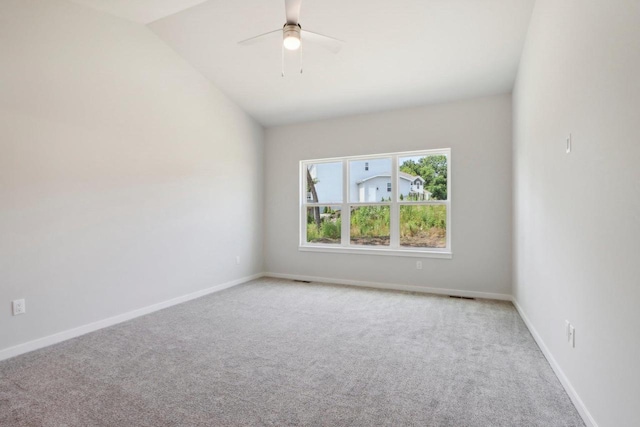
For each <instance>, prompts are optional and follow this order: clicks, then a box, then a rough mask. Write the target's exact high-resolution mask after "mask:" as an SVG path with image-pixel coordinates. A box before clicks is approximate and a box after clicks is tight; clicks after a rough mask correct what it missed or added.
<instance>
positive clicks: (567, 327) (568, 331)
mask: <svg viewBox="0 0 640 427" xmlns="http://www.w3.org/2000/svg"><path fill="white" fill-rule="evenodd" d="M570 328H571V323H569V321H568V320H565V321H564V337H565V338H566V340H567V342H569V341H570V340H571V329H570Z"/></svg>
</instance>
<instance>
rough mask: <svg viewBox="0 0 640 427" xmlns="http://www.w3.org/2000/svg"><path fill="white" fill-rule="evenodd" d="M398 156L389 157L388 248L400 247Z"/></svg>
mask: <svg viewBox="0 0 640 427" xmlns="http://www.w3.org/2000/svg"><path fill="white" fill-rule="evenodd" d="M399 185H400V183H399V182H398V156H397V155H393V156H391V207H390V212H389V215H390V222H391V224H389V234H390V236H389V247H390V248H399V247H400V207H399V206H398V194H399V193H398V189H399Z"/></svg>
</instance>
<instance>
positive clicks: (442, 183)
mask: <svg viewBox="0 0 640 427" xmlns="http://www.w3.org/2000/svg"><path fill="white" fill-rule="evenodd" d="M400 171H401V172H405V173H408V174H410V175H413V176H420V177H422V179H424V188H425V189H426V190H427V191H428V192H430V193H431V198H432V199H434V200H447V156H444V155H436V156H425V157H421V158H420V160H418V162H415V161H414V160H411V159H410V160H407V161H405V162H403V163H402V165H400Z"/></svg>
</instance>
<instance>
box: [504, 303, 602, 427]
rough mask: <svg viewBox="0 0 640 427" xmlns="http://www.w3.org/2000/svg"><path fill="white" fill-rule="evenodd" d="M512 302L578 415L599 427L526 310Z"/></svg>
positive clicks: (587, 422) (593, 425)
mask: <svg viewBox="0 0 640 427" xmlns="http://www.w3.org/2000/svg"><path fill="white" fill-rule="evenodd" d="M512 302H513V305H514V306H515V307H516V310H518V313H519V314H520V317H522V320H523V321H524V324H525V325H527V328H529V332H531V335H532V336H533V339H535V340H536V343H537V344H538V347H540V350H541V351H542V354H544V357H546V358H547V361H549V364H550V365H551V368H552V369H553V371H554V372H555V373H556V376H557V377H558V379H559V380H560V383H561V384H562V386H563V387H564V389H565V390H566V391H567V394H568V395H569V398H570V399H571V401H572V402H573V405H574V406H575V407H576V409H577V410H578V413H579V414H580V416H581V417H582V419H583V420H584V423H585V424H586V425H587V427H598V424H597V423H596V421H595V420H594V419H593V417H592V416H591V413H590V412H589V410H588V409H587V407H586V406H585V405H584V402H582V399H580V396H578V393H577V392H576V390H575V389H574V388H573V385H571V383H570V382H569V379H568V378H567V376H566V375H565V374H564V371H563V370H562V368H560V365H558V362H556V359H555V358H554V357H553V355H552V354H551V352H550V351H549V348H548V347H547V345H546V344H545V343H544V341H543V340H542V337H541V336H540V334H538V331H536V328H534V327H533V324H532V323H531V321H530V320H529V318H528V317H527V315H526V314H525V313H524V310H523V309H522V307H521V306H520V304H518V301H516V299H515V298H513V300H512Z"/></svg>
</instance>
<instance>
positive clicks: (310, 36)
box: [301, 30, 344, 53]
mask: <svg viewBox="0 0 640 427" xmlns="http://www.w3.org/2000/svg"><path fill="white" fill-rule="evenodd" d="M301 33H302V40H303V43H304V42H307V41H308V42H311V43H316V44H318V45H321V46H322V47H324V48H325V49H328V50H330V51H331V52H333V53H338V52H340V49H342V45H343V44H344V41H343V40H338V39H335V38H333V37H329V36H325V35H323V34H319V33H314V32H313V31H307V30H302V32H301Z"/></svg>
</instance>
